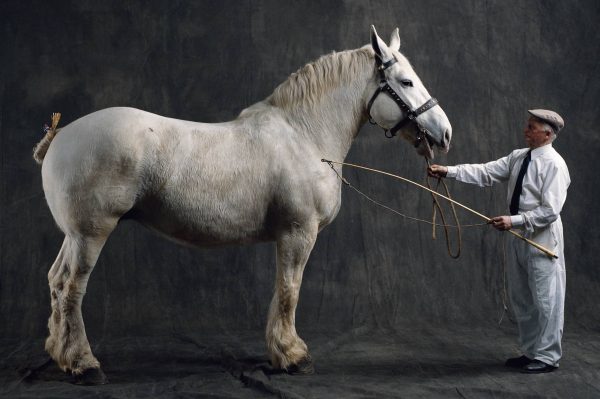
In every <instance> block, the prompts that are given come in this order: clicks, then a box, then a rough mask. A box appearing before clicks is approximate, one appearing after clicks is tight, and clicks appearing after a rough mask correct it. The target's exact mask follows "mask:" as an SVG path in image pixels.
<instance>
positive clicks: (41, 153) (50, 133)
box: [33, 112, 60, 165]
mask: <svg viewBox="0 0 600 399" xmlns="http://www.w3.org/2000/svg"><path fill="white" fill-rule="evenodd" d="M59 120H60V113H58V112H56V113H54V114H52V126H50V127H47V126H46V128H45V131H46V135H45V136H44V138H43V139H42V140H41V141H40V142H39V143H37V144H36V146H35V147H33V159H35V161H36V162H37V163H38V164H40V165H41V164H42V162H44V157H45V156H46V152H48V148H49V147H50V144H51V143H52V140H53V139H54V136H56V133H58V132H59V131H60V129H57V128H56V126H58V121H59Z"/></svg>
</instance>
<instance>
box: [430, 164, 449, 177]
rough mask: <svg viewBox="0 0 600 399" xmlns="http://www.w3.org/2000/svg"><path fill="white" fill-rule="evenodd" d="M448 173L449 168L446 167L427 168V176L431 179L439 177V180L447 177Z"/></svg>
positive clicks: (433, 166) (432, 166)
mask: <svg viewBox="0 0 600 399" xmlns="http://www.w3.org/2000/svg"><path fill="white" fill-rule="evenodd" d="M447 173H448V168H447V167H446V166H442V165H435V164H434V165H431V166H430V167H428V168H427V174H428V175H429V176H431V177H437V178H440V177H446V174H447Z"/></svg>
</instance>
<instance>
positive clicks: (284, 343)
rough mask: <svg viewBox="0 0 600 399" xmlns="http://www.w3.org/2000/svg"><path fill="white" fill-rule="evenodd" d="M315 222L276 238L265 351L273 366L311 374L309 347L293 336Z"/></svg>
mask: <svg viewBox="0 0 600 399" xmlns="http://www.w3.org/2000/svg"><path fill="white" fill-rule="evenodd" d="M317 233H318V225H317V223H307V224H304V225H301V224H299V223H293V225H292V226H291V227H290V229H288V230H287V231H285V232H282V233H281V234H280V235H279V236H278V238H277V279H276V282H275V294H274V296H273V300H272V301H271V307H270V309H269V321H268V323H267V332H266V333H267V334H266V335H267V348H268V351H269V356H270V358H271V363H272V364H273V367H276V368H280V369H283V370H286V371H288V372H290V373H305V374H308V373H312V372H313V367H312V362H311V358H310V356H309V354H308V348H307V347H306V344H305V343H304V341H303V340H302V339H301V338H300V337H299V336H298V334H296V326H295V322H296V305H297V304H298V296H299V294H300V285H301V284H302V273H303V272H304V266H305V265H306V261H307V260H308V257H309V255H310V252H311V250H312V248H313V246H314V243H315V240H316V238H317Z"/></svg>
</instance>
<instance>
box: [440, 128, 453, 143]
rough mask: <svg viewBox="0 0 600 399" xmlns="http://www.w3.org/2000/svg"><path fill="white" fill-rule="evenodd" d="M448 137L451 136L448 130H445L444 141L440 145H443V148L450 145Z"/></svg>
mask: <svg viewBox="0 0 600 399" xmlns="http://www.w3.org/2000/svg"><path fill="white" fill-rule="evenodd" d="M450 137H451V135H450V131H449V130H446V133H444V139H443V140H442V144H443V145H444V146H446V145H448V144H450Z"/></svg>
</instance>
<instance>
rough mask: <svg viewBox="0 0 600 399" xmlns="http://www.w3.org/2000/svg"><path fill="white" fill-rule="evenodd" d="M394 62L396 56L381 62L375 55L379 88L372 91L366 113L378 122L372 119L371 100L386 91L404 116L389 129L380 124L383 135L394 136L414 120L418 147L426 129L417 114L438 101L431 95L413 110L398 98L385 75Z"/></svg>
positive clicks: (371, 120)
mask: <svg viewBox="0 0 600 399" xmlns="http://www.w3.org/2000/svg"><path fill="white" fill-rule="evenodd" d="M396 62H397V61H396V58H392V59H391V60H389V61H387V62H382V60H381V58H379V56H377V55H376V56H375V63H376V65H377V72H378V73H379V88H377V90H376V91H375V93H373V95H372V96H371V99H370V100H369V104H368V105H367V114H368V116H369V122H371V123H372V124H374V125H376V124H377V125H378V123H377V122H375V121H374V120H373V117H372V116H371V107H372V106H373V102H375V99H376V98H377V96H378V95H379V94H381V93H384V92H385V93H387V94H388V95H389V96H390V97H391V98H392V100H394V102H395V103H396V104H398V106H399V107H400V109H401V110H402V112H403V113H404V115H405V116H404V118H402V119H400V120H399V121H398V123H396V124H395V125H394V126H393V127H392V128H391V129H385V128H384V127H382V126H380V127H381V128H382V129H383V130H384V131H385V136H386V137H388V138H392V137H394V136H395V135H396V133H397V132H398V130H400V129H402V128H403V127H404V126H405V125H406V124H407V123H409V122H411V121H414V122H415V123H416V124H417V127H418V128H419V133H418V134H417V137H416V141H415V147H418V146H419V144H421V141H423V139H424V138H426V135H427V131H426V129H425V128H423V127H422V126H421V125H420V124H419V123H418V122H417V116H419V115H421V114H422V113H423V112H425V111H427V110H430V109H431V108H433V107H435V106H436V105H437V103H438V100H436V99H435V98H433V97H432V98H430V99H429V100H427V101H426V102H425V104H423V105H421V106H420V107H419V108H417V109H415V110H412V109H410V106H409V105H408V104H406V103H405V102H404V101H403V100H402V99H401V98H400V96H399V95H398V93H396V91H395V90H394V89H392V86H390V85H389V83H388V80H387V78H386V77H385V70H386V69H388V68H389V67H391V66H392V65H394V64H395V63H396Z"/></svg>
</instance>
